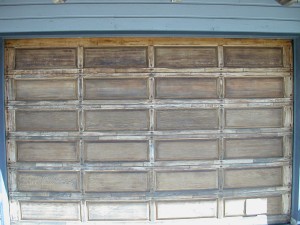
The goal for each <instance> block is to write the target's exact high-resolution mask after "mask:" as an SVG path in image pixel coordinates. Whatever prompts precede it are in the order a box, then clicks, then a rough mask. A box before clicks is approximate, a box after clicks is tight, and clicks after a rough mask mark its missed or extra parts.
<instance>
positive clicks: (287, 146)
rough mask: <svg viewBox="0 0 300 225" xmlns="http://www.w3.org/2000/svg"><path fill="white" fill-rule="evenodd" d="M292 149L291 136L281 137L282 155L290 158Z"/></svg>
mask: <svg viewBox="0 0 300 225" xmlns="http://www.w3.org/2000/svg"><path fill="white" fill-rule="evenodd" d="M292 149H293V143H292V138H291V136H284V137H283V157H285V158H288V159H289V160H291V157H292Z"/></svg>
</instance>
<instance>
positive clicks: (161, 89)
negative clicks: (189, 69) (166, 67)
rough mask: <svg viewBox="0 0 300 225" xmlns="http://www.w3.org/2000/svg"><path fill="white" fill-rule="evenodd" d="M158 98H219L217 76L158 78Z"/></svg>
mask: <svg viewBox="0 0 300 225" xmlns="http://www.w3.org/2000/svg"><path fill="white" fill-rule="evenodd" d="M155 82H156V94H155V96H156V98H158V99H205V98H218V90H217V79H216V78H156V80H155Z"/></svg>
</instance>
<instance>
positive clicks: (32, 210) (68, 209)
mask: <svg viewBox="0 0 300 225" xmlns="http://www.w3.org/2000/svg"><path fill="white" fill-rule="evenodd" d="M20 210H21V213H20V214H21V219H22V220H50V221H53V220H72V221H79V220H80V219H81V213H80V207H79V203H78V202H61V201H60V202H59V201H57V202H42V201H39V202H37V201H36V202H29V201H26V202H23V201H21V202H20Z"/></svg>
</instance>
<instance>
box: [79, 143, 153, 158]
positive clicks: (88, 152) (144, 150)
mask: <svg viewBox="0 0 300 225" xmlns="http://www.w3.org/2000/svg"><path fill="white" fill-rule="evenodd" d="M148 149H149V143H148V142H147V141H101V142H86V143H85V160H86V161H87V162H124V161H128V162H130V161H131V162H135V161H148V158H149V150H148Z"/></svg>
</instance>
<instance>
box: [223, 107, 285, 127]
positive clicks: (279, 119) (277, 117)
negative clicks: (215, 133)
mask: <svg viewBox="0 0 300 225" xmlns="http://www.w3.org/2000/svg"><path fill="white" fill-rule="evenodd" d="M283 121H284V119H283V109H282V108H250V107H249V108H247V109H246V108H244V109H225V127H226V128H281V127H283Z"/></svg>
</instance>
